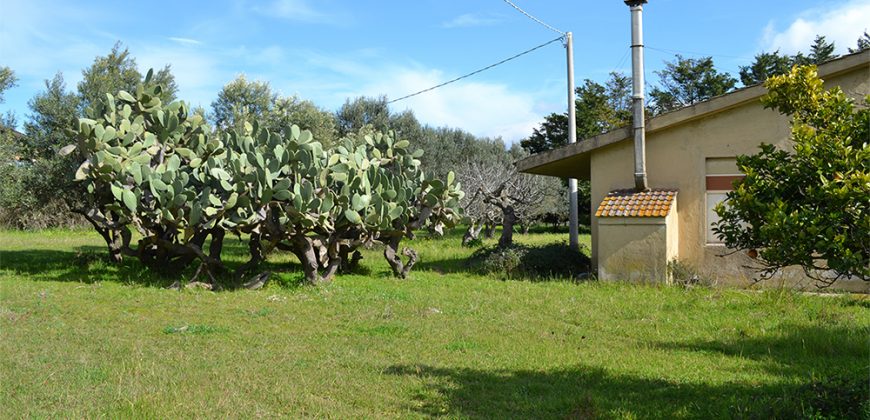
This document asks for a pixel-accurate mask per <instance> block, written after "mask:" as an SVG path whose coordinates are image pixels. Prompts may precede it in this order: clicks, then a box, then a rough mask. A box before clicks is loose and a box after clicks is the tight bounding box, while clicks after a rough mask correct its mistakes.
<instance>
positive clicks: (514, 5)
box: [504, 0, 565, 35]
mask: <svg viewBox="0 0 870 420" xmlns="http://www.w3.org/2000/svg"><path fill="white" fill-rule="evenodd" d="M504 2H505V3H507V4H509V5H511V7H513V8H514V9H517V11H518V12H520V13H522V14H524V15H526V17H528V18H529V19H531V20H533V21H535V22H538V23H539V24H541V25H543V26H544V27H545V28H547V29H549V30H551V31H553V32H555V33H557V34H561V35H565V32H564V31H560V30H558V29H556V28H554V27H552V26H550V25H548V24H546V23H545V22H544V21H542V20H541V19H538V18H536V17H534V16H532V15H530V14H529V13H528V12H526V11H525V10H523V9H520V7H519V6H517V5H516V4H513V2H511V1H510V0H504Z"/></svg>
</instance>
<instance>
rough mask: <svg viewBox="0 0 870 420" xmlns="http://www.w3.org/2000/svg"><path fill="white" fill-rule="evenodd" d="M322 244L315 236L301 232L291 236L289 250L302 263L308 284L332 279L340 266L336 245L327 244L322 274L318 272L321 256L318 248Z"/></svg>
mask: <svg viewBox="0 0 870 420" xmlns="http://www.w3.org/2000/svg"><path fill="white" fill-rule="evenodd" d="M321 246H322V244H321V243H320V241H319V240H318V239H316V238H310V237H307V236H305V235H303V234H296V235H294V236H293V237H292V238H291V252H293V254H294V255H296V258H299V262H300V263H302V272H303V273H305V282H306V283H308V284H322V283H327V282H329V281H331V280H332V278H333V277H334V276H335V273H336V272H338V268H339V267H340V266H341V256H340V255H339V254H338V246H337V245H334V246H333V244H329V245H327V248H328V250H327V259H326V263H325V264H324V265H325V270H324V272H323V274H321V273H320V267H321V258H320V253H319V252H318V249H319V248H320V247H321Z"/></svg>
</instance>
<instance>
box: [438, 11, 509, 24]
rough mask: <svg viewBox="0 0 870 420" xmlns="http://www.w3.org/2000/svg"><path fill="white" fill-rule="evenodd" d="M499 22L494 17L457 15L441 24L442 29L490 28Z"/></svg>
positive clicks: (469, 14)
mask: <svg viewBox="0 0 870 420" xmlns="http://www.w3.org/2000/svg"><path fill="white" fill-rule="evenodd" d="M498 22H500V19H496V18H494V17H486V16H480V15H476V14H472V13H466V14H463V15H459V16H457V17H455V18H453V19H451V20H448V21H446V22H444V23H442V24H441V27H442V28H467V27H473V26H490V25H495V24H496V23H498Z"/></svg>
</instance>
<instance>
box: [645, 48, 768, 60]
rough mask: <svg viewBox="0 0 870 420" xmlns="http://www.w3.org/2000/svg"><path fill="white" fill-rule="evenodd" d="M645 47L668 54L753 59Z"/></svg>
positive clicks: (742, 58)
mask: <svg viewBox="0 0 870 420" xmlns="http://www.w3.org/2000/svg"><path fill="white" fill-rule="evenodd" d="M644 48H648V49H651V50H654V51H659V52H663V53H668V54H689V55H702V56H707V57H722V58H739V59H741V60H752V59H751V58H748V57H740V56H736V55H724V54H708V53H700V52H694V51H679V50H669V49H666V48H656V47H651V46H649V45H644Z"/></svg>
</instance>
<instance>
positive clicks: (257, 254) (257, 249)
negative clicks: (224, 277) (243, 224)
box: [209, 233, 263, 280]
mask: <svg viewBox="0 0 870 420" xmlns="http://www.w3.org/2000/svg"><path fill="white" fill-rule="evenodd" d="M261 239H262V236H261V235H259V234H256V233H252V234H251V239H250V240H249V241H248V254H250V256H251V258H250V259H248V262H246V263H244V264H242V265H241V266H239V268H236V271H235V272H234V273H233V277H234V278H235V279H236V280H241V279H242V277H243V276H244V275H245V273H247V272H248V271H251V270H252V269H255V268H257V266H258V265H260V261H263V249H262V248H261V246H260V243H261ZM214 241H215V239H212V244H211V247H209V254H211V253H212V251H213V250H214V248H213V247H214V244H215V242H214ZM220 241H221V243H223V235H220Z"/></svg>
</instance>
